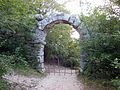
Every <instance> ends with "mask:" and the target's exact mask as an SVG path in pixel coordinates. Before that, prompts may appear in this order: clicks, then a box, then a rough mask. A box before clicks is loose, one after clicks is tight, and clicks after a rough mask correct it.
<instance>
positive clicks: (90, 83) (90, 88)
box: [78, 75, 116, 90]
mask: <svg viewBox="0 0 120 90" xmlns="http://www.w3.org/2000/svg"><path fill="white" fill-rule="evenodd" d="M78 79H79V80H81V81H82V83H83V84H84V90H116V89H115V88H113V87H112V86H110V85H109V84H108V85H107V84H106V85H105V84H103V82H104V81H105V80H93V79H89V78H88V77H86V76H83V75H78Z"/></svg>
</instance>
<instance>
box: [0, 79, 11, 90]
mask: <svg viewBox="0 0 120 90" xmlns="http://www.w3.org/2000/svg"><path fill="white" fill-rule="evenodd" d="M0 90H10V88H9V84H8V83H7V82H6V81H5V80H3V79H0Z"/></svg>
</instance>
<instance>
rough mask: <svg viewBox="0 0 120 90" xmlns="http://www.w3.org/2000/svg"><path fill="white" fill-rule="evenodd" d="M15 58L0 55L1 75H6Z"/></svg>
mask: <svg viewBox="0 0 120 90" xmlns="http://www.w3.org/2000/svg"><path fill="white" fill-rule="evenodd" d="M12 60H13V57H12V56H6V55H0V77H1V76H2V75H4V74H5V73H6V72H7V70H8V69H9V68H10V67H9V65H10V61H12Z"/></svg>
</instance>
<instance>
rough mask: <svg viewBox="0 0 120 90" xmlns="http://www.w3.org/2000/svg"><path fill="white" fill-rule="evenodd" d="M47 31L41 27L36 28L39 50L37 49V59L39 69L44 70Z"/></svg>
mask: <svg viewBox="0 0 120 90" xmlns="http://www.w3.org/2000/svg"><path fill="white" fill-rule="evenodd" d="M45 38H46V33H45V32H44V31H41V30H39V29H37V30H36V41H35V42H36V43H37V44H38V51H37V60H38V70H39V71H42V72H44V71H45V67H44V45H45V44H46V42H45Z"/></svg>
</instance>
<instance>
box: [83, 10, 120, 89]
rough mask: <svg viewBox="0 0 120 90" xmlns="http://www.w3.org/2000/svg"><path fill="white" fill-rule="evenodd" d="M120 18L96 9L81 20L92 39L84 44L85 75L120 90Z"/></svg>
mask: <svg viewBox="0 0 120 90" xmlns="http://www.w3.org/2000/svg"><path fill="white" fill-rule="evenodd" d="M119 18H120V17H118V16H116V15H112V14H111V13H110V14H109V15H108V14H106V13H104V12H102V11H99V9H95V10H94V12H93V14H91V15H90V16H83V17H82V18H81V19H82V20H83V22H84V23H85V25H86V29H88V31H89V34H90V38H89V40H86V41H85V42H84V43H83V46H84V47H83V48H84V50H85V51H86V61H85V62H86V66H85V69H84V72H83V74H84V75H87V76H88V77H90V78H94V79H104V80H105V82H104V84H106V83H108V81H109V83H108V84H112V85H113V86H115V87H117V90H119V89H120V82H119V81H120V55H119V54H120V20H119Z"/></svg>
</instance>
